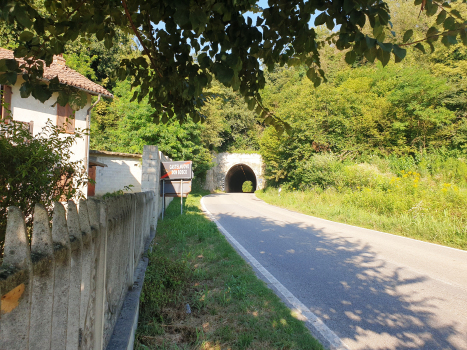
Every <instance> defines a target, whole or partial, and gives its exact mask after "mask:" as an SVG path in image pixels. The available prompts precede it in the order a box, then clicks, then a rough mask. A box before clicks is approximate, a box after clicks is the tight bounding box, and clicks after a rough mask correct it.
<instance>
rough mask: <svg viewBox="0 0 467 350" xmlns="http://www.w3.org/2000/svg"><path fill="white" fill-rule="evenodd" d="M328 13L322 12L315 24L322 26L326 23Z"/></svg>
mask: <svg viewBox="0 0 467 350" xmlns="http://www.w3.org/2000/svg"><path fill="white" fill-rule="evenodd" d="M327 17H328V15H327V14H326V12H321V13H320V14H319V15H318V16H317V17H316V18H315V26H320V25H322V24H324V23H326V19H327Z"/></svg>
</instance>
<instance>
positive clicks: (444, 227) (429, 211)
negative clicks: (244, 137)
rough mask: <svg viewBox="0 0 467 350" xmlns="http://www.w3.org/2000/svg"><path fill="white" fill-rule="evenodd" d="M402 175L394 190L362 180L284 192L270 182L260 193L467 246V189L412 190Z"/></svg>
mask: <svg viewBox="0 0 467 350" xmlns="http://www.w3.org/2000/svg"><path fill="white" fill-rule="evenodd" d="M404 180H407V179H406V178H403V179H402V180H400V181H395V182H394V180H393V179H392V180H388V183H390V182H391V181H393V183H395V185H394V187H395V189H394V190H393V191H392V193H391V189H390V188H391V187H389V188H386V189H381V188H369V187H363V186H362V188H353V189H351V188H340V189H336V188H328V189H326V190H322V189H319V188H318V189H309V190H304V191H297V190H284V189H283V190H282V191H281V194H280V196H279V194H278V191H277V189H274V188H269V189H267V190H265V191H256V195H257V197H258V198H260V199H262V200H264V201H265V202H266V203H269V204H272V205H276V206H279V207H282V208H287V209H291V210H294V211H297V212H300V213H303V214H307V215H312V216H316V217H320V218H323V219H327V220H332V221H336V222H341V223H346V224H350V225H354V226H359V227H365V228H369V229H373V230H378V231H383V232H388V233H393V234H397V235H401V236H405V237H410V238H415V239H419V240H423V241H426V242H432V243H437V244H442V245H446V246H450V247H454V248H459V249H464V250H467V211H466V209H467V206H465V205H464V204H465V203H466V202H467V195H466V190H465V189H462V188H461V189H459V188H456V187H455V186H451V185H449V186H448V185H447V184H442V185H440V186H434V185H433V184H432V183H431V184H426V185H425V188H423V187H422V186H423V185H422V186H420V187H421V189H420V191H418V189H419V188H418V186H415V187H414V186H413V185H412V188H411V191H412V193H408V192H407V191H405V192H403V191H404V187H403V185H402V184H400V183H403V181H404ZM407 182H408V180H407ZM412 182H413V180H412ZM427 182H428V181H427ZM390 185H391V186H392V183H390ZM409 185H410V183H409ZM396 186H399V187H396ZM430 186H431V187H432V189H431V191H432V193H431V194H430V190H429V189H428V188H429V187H430ZM407 187H408V186H407ZM435 187H436V188H435ZM418 192H419V193H418Z"/></svg>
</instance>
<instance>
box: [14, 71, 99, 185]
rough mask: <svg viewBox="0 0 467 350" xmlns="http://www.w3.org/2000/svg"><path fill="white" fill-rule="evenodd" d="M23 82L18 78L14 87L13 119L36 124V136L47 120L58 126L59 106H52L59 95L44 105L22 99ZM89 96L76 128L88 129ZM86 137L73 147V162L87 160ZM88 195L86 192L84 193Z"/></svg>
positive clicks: (54, 95)
mask: <svg viewBox="0 0 467 350" xmlns="http://www.w3.org/2000/svg"><path fill="white" fill-rule="evenodd" d="M22 82H23V80H22V78H21V77H18V81H17V82H16V84H15V85H14V86H12V95H11V106H10V110H11V112H12V115H13V119H14V120H17V121H21V122H28V123H29V122H31V121H33V122H34V129H33V132H34V135H36V134H37V133H39V132H40V131H41V130H42V128H43V127H44V126H45V124H46V123H47V120H49V119H50V120H51V121H52V122H53V124H54V125H57V106H52V105H53V104H54V103H55V102H56V101H57V96H58V93H54V94H53V95H52V97H51V98H50V99H49V100H47V101H46V102H44V103H42V102H40V101H39V100H36V99H35V98H34V97H32V96H29V97H28V98H22V97H21V95H20V92H19V89H20V87H21V83H22ZM87 95H88V102H87V104H86V106H85V107H84V108H82V109H80V110H79V111H76V114H75V128H79V129H86V112H87V110H88V108H89V107H90V106H91V95H90V94H87ZM65 135H66V134H64V136H65ZM85 142H86V137H83V138H81V139H79V140H77V142H76V143H75V144H74V145H73V146H72V152H73V158H72V159H71V160H72V161H77V160H80V159H83V160H84V159H85V158H86V146H85ZM84 192H85V193H86V191H84Z"/></svg>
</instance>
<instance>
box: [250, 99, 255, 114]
mask: <svg viewBox="0 0 467 350" xmlns="http://www.w3.org/2000/svg"><path fill="white" fill-rule="evenodd" d="M255 105H256V101H255V99H254V98H252V99H250V100H249V101H248V109H249V110H250V111H252V110H253V109H255Z"/></svg>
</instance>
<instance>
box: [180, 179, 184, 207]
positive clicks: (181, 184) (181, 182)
mask: <svg viewBox="0 0 467 350" xmlns="http://www.w3.org/2000/svg"><path fill="white" fill-rule="evenodd" d="M180 190H181V191H180V192H182V196H181V197H180V214H181V215H183V180H180Z"/></svg>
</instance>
